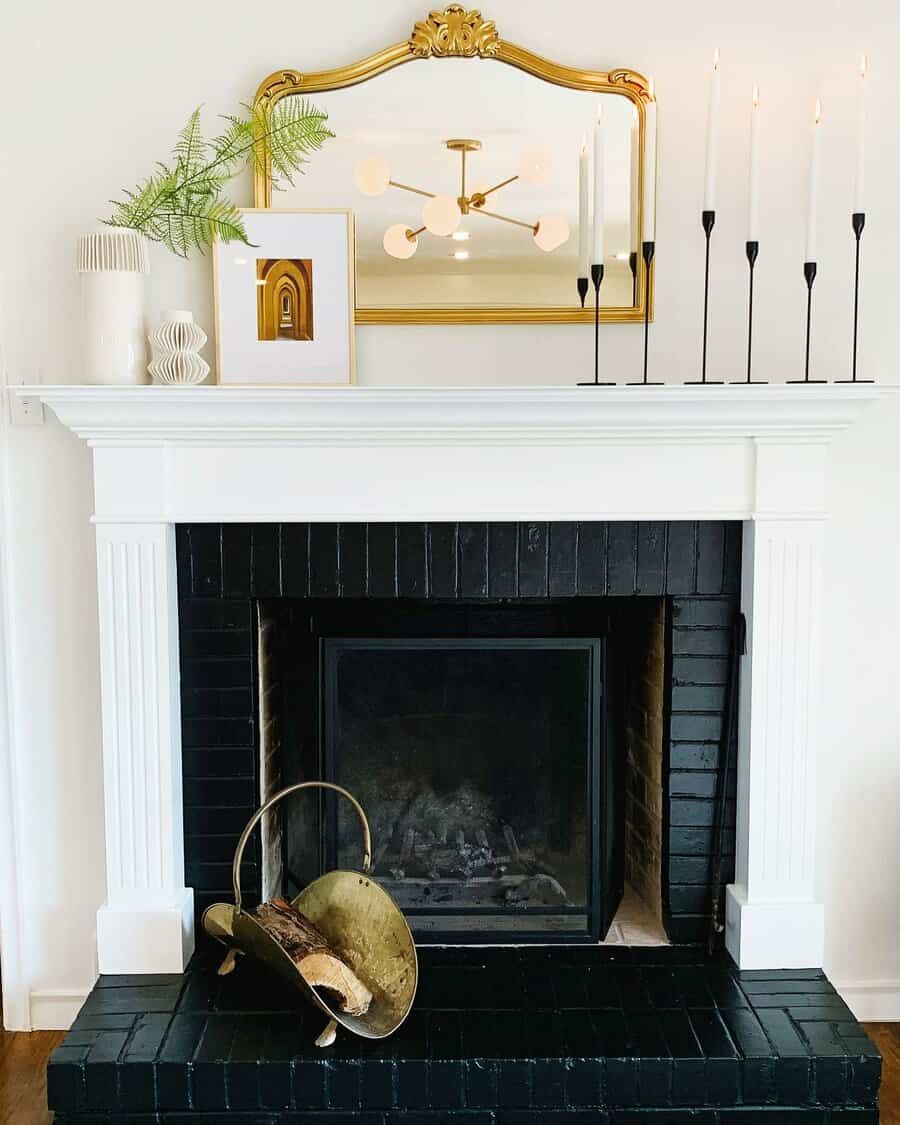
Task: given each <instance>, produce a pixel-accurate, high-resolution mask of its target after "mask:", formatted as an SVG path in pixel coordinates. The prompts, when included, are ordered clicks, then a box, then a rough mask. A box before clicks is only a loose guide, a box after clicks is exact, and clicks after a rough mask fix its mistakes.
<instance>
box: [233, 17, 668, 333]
mask: <svg viewBox="0 0 900 1125" xmlns="http://www.w3.org/2000/svg"><path fill="white" fill-rule="evenodd" d="M440 58H480V59H493V60H495V61H496V62H500V63H505V64H506V65H507V66H513V67H516V68H517V69H519V70H522V71H524V72H525V73H526V74H530V75H533V76H534V77H535V78H539V79H541V80H543V81H545V82H550V83H553V84H554V85H557V86H566V87H568V88H569V89H572V90H585V91H587V92H589V93H598V94H621V95H622V96H624V97H626V98H628V99H629V101H631V102H632V104H633V105H634V106H635V108H636V111H637V115H638V191H637V211H638V230H639V231H640V232H641V237H643V229H644V216H643V198H644V192H643V185H644V175H645V169H644V136H645V129H646V104H647V102H648V101H649V100H650V86H649V83H648V81H647V79H646V78H645V77H644V76H643V75H642V74H640V73H638V72H637V71H635V70H631V69H628V68H625V67H621V68H617V69H615V70H609V71H594V70H583V69H581V68H578V67H572V66H566V65H564V64H562V63H557V62H553V61H551V60H550V59H545V58H543V57H541V56H540V55H536V54H534V52H532V51H529V50H527V49H526V48H525V47H520V46H518V45H517V44H515V43H510V42H507V41H506V40H505V39H501V38H500V35H499V33H498V31H497V28H496V25H495V24H494V22H493V20H486V19H484V18H483V17H482V15H481V12H479V11H477V10H475V9H466V8H463V7H462V6H461V5H459V4H451V5H449V6H448V7H446V8H444V9H443V10H439V9H435V10H433V11H431V12H429V14H428V16H427V17H426V18H425V19H424V20H420V21H419V22H418V23H416V24H415V26H414V27H413V30H412V33H411V34H410V36H409V38H408V39H405V40H403V41H402V42H400V43H394V44H393V45H392V46H390V47H386V48H385V49H384V50H382V51H378V52H377V53H376V54H374V55H369V56H368V57H367V58H364V59H360V60H358V61H357V62H353V63H350V64H348V65H347V66H342V67H336V68H334V69H332V70H322V71H318V72H316V73H309V74H305V73H303V72H301V71H298V70H277V71H275V72H274V73H273V74H270V75H269V76H268V77H267V78H266V79H265V80H264V81H263V82H262V83H261V84H260V86H259V89H258V90H257V92H256V97H255V99H254V106H255V107H256V108H257V109H259V110H262V111H264V112H269V111H271V110H272V108H273V107H274V106H276V105H277V104H278V102H279V101H280V100H281V99H282V98H286V97H291V96H294V95H304V96H305V95H307V94H315V93H320V92H322V91H326V90H340V89H343V88H345V87H347V86H355V85H357V84H359V83H361V82H367V81H369V80H371V79H373V78H377V77H378V76H379V75H381V74H385V73H386V72H387V71H389V70H393V69H394V68H395V67H398V66H403V65H404V64H406V63H410V62H416V61H419V60H422V59H440ZM253 202H254V207H255V209H258V210H265V209H267V208H270V207H271V206H272V165H271V160H270V158H269V153H268V152H266V151H264V152H263V158H262V160H261V161H260V162H259V164H258V165H257V167H256V169H255V171H254V178H253ZM639 257H640V255H639ZM653 272H655V271H651V276H650V286H649V291H648V286H647V271H646V270H644V269H639V270H638V285H637V301H636V303H635V304H634V305H629V306H625V307H607V308H601V310H600V318H601V320H603V321H604V322H606V323H610V324H622V323H634V322H640V321H642V320H643V319H644V308H645V302H649V314H650V319H651V320H652V319H653V289H654V284H653ZM572 288H573V291H574V288H575V279H574V278H573V279H572ZM593 320H594V311H593V309H591V308H585V309H581V308H578V307H576V306H575V305H574V304H573V305H572V306H571V307H556V306H554V307H550V306H544V307H540V306H536V307H534V308H514V307H506V306H499V305H498V306H478V307H470V308H465V307H462V308H422V307H396V308H394V307H388V306H363V307H357V308H356V323H357V324H591V323H593Z"/></svg>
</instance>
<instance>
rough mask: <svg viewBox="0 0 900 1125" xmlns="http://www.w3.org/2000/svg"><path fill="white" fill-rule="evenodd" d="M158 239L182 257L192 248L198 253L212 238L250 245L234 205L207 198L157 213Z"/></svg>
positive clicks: (241, 219)
mask: <svg viewBox="0 0 900 1125" xmlns="http://www.w3.org/2000/svg"><path fill="white" fill-rule="evenodd" d="M157 221H158V223H159V225H160V232H159V233H160V237H159V239H158V241H160V242H162V243H163V244H164V245H165V246H167V247H168V248H169V249H170V250H171V251H172V252H173V253H174V254H177V255H178V256H179V257H181V258H186V257H188V255H189V254H190V252H191V251H192V250H199V251H200V252H201V253H202V252H203V251H204V250H205V249H206V247H207V246H209V245H210V244H211V243H213V242H215V241H217V240H218V241H221V242H243V243H244V244H245V245H247V246H249V245H250V240H249V239H248V238H247V232H246V230H245V229H244V221H243V217H242V216H241V213H240V211H238V209H237V208H236V207H235V206H234V204H232V203H229V202H227V201H226V200H222V199H218V200H216V199H214V200H207V201H206V202H205V203H197V204H194V205H193V206H190V207H179V206H174V207H173V208H172V209H171V210H166V211H164V212H161V213H160V214H159V216H158V220H157Z"/></svg>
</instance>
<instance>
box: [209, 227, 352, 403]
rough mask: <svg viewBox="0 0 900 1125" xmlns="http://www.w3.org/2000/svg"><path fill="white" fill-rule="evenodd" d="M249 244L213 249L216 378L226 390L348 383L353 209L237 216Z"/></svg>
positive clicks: (350, 355) (222, 244)
mask: <svg viewBox="0 0 900 1125" xmlns="http://www.w3.org/2000/svg"><path fill="white" fill-rule="evenodd" d="M242 214H243V216H244V225H245V229H246V231H247V237H248V238H249V240H250V242H251V243H252V245H250V246H245V245H244V244H243V243H241V242H217V243H216V245H215V247H214V249H213V274H214V286H215V300H216V378H217V381H218V382H219V383H220V384H225V385H229V384H230V385H244V386H247V385H266V384H285V385H295V386H301V385H307V386H338V385H341V384H348V383H352V382H353V381H354V346H353V343H354V341H353V327H354V319H355V309H354V297H355V272H354V260H355V255H354V233H353V212H352V211H273V210H268V209H262V208H249V209H246V210H244V211H242Z"/></svg>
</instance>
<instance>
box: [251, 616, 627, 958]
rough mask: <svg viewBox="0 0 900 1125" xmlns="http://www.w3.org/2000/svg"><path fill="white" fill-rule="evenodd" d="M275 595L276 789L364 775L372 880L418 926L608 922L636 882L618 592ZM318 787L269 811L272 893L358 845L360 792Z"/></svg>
mask: <svg viewBox="0 0 900 1125" xmlns="http://www.w3.org/2000/svg"><path fill="white" fill-rule="evenodd" d="M259 612H260V620H261V633H262V634H263V635H265V636H266V637H267V638H268V641H267V644H266V646H265V650H264V654H263V659H262V661H261V665H260V667H261V672H260V678H261V684H262V685H263V695H264V696H265V698H266V699H267V700H268V701H269V702H268V704H267V708H266V713H267V715H268V716H272V717H273V718H275V719H277V721H274V722H269V723H268V724H267V726H266V729H265V731H264V734H263V757H264V759H265V760H266V761H268V762H270V763H273V766H272V768H271V769H270V770H269V776H268V777H267V778H266V780H265V791H266V793H270V792H274V790H275V789H276V788H277V787H278V786H281V785H284V784H290V783H293V782H294V781H299V780H304V779H308V778H310V777H313V776H321V777H325V778H326V779H328V780H330V781H335V782H337V783H338V784H340V785H343V786H345V787H346V788H348V789H349V790H350V791H351V792H353V793H354V794H355V795H356V796H357V797H358V798H359V800H360V801H361V802H362V804H363V807H364V808H365V809H366V811H367V813H368V816H369V820H370V823H371V827H372V833H373V838H374V841H375V849H374V856H373V873H374V877H375V878H376V879H377V880H378V881H379V882H380V883H381V884H382V885H383V886H384V887H385V888H386V889H387V890H388V891H389V892H390V893H391V894H392V895H393V896H394V898H395V899H396V900H397V902H398V903H399V904H400V906H401V907H402V909H403V910H404V912H405V913H406V914H407V916H408V918H409V920H410V924H411V926H412V928H413V931H414V933H415V934H416V936H417V938H419V940H424V941H432V942H434V941H438V942H440V941H446V940H449V941H454V942H468V941H476V942H485V941H490V942H504V941H505V942H508V941H511V940H515V941H516V942H523V941H525V942H527V941H533V940H543V941H546V940H547V939H548V937H551V938H552V939H553V940H554V941H562V940H571V941H578V940H593V941H596V940H598V939H599V938H602V937H603V936H605V934H606V932H607V930H608V929H609V925H610V922H611V921H612V916H613V914H614V912H615V908H616V906H617V905H618V902H619V900H620V898H621V895H622V882H623V874H622V848H621V839H622V835H623V820H622V815H621V810H622V809H623V807H624V806H623V802H622V800H621V795H619V794H617V792H616V789H617V786H618V784H619V774H620V773H621V770H620V769H618V768H617V754H618V752H619V750H618V749H617V748H620V747H621V738H620V737H618V738H617V736H616V732H615V731H614V729H613V725H612V716H611V715H610V716H608V715H607V713H606V706H605V704H606V696H607V694H608V693H607V692H606V691H605V690H604V687H605V680H606V675H607V671H606V669H607V652H608V650H609V648H610V646H611V642H610V640H609V637H608V633H609V628H610V620H611V617H610V613H609V612H608V611H606V610H605V609H604V608H603V605H602V604H601V603H597V604H596V605H593V606H589V607H586V606H582V607H577V606H574V605H573V604H570V603H569V602H568V601H566V600H562V601H559V602H552V603H550V602H548V603H546V604H542V605H522V604H516V603H512V604H510V603H504V602H496V603H491V604H487V605H477V604H475V603H463V604H459V605H455V606H447V605H430V604H428V603H425V602H421V603H415V604H409V605H403V606H399V607H398V606H396V605H392V604H391V603H385V602H384V601H382V600H373V601H370V602H363V603H352V604H350V605H346V604H344V603H342V602H341V601H339V600H326V601H315V602H314V601H303V602H293V601H274V602H272V601H267V602H264V603H262V604H261V606H260V611H259ZM579 627H580V629H579ZM360 630H363V635H355V634H356V633H358V632H359V631H360ZM580 630H581V631H583V630H587V634H586V635H583V636H582V635H579V632H580ZM348 633H349V635H348ZM273 684H274V685H275V690H274V691H273V690H272V686H271V685H273ZM311 804H312V802H309V803H307V804H306V806H305V807H301V808H299V809H297V808H295V809H293V810H291V809H290V806H286V807H285V810H284V811H283V813H282V814H281V817H280V823H275V824H274V825H272V826H271V827H270V832H269V833H268V835H269V837H270V845H269V847H268V849H267V851H268V856H267V857H266V858H267V860H268V861H269V862H267V863H266V866H267V868H273V864H272V863H271V862H270V861H271V855H272V853H273V852H274V853H276V854H279V855H280V856H281V869H280V870H277V869H273V870H271V872H270V879H269V880H268V882H269V888H268V889H269V890H270V891H276V890H277V891H279V892H282V893H289V894H292V893H296V891H297V890H298V889H299V887H300V886H301V885H302V884H303V883H304V882H305V881H307V880H308V879H309V878H310V877H312V876H313V875H314V874H315V873H316V872H315V871H314V870H313V869H311V866H310V862H309V861H310V857H311V856H313V855H317V856H318V865H319V869H321V868H322V867H325V868H330V867H333V866H340V867H353V866H354V865H355V864H356V863H357V862H358V852H359V833H358V826H357V824H356V821H355V819H350V818H347V817H346V813H345V810H344V809H343V808H342V802H340V801H335V800H334V799H333V798H330V797H328V796H325V797H324V799H323V800H322V801H321V802H320V805H321V807H320V809H319V810H314V809H312V808H311ZM316 811H318V813H319V815H318V817H315V816H314V815H313V814H314V813H315V812H316ZM313 823H315V824H317V825H318V831H317V832H314V831H313V830H312V828H311V825H312V824H313ZM273 840H274V848H273V847H272V843H271V841H273ZM607 852H608V853H609V861H608V862H607V863H606V864H605V866H604V858H605V855H606V853H607Z"/></svg>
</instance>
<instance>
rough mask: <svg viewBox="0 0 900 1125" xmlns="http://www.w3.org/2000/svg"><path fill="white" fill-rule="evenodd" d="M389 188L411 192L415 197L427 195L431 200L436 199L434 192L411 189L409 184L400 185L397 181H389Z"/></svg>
mask: <svg viewBox="0 0 900 1125" xmlns="http://www.w3.org/2000/svg"><path fill="white" fill-rule="evenodd" d="M388 186H389V187H395V188H400V190H401V191H411V192H412V193H413V195H427V196H428V198H429V199H434V198H435V193H434V192H433V191H424V190H423V189H422V188H417V187H410V185H409V184H398V183H397V181H396V180H388Z"/></svg>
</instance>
